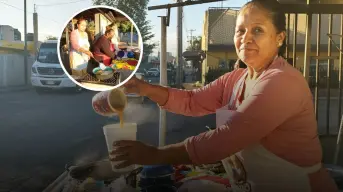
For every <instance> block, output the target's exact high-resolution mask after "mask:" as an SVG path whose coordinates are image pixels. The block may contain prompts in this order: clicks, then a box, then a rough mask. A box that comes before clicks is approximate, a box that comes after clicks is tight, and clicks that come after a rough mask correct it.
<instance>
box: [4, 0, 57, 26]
mask: <svg viewBox="0 0 343 192" xmlns="http://www.w3.org/2000/svg"><path fill="white" fill-rule="evenodd" d="M0 3H2V4H5V5H7V6H9V7H12V8H15V9H18V10H20V11H24V9H22V8H19V7H16V6H14V5H11V4H8V3H6V2H3V1H0ZM29 13H31V14H33V12H29ZM38 17H40V18H42V19H47V20H49V21H53V22H55V23H57V24H60V22H58V21H55V20H53V19H50V18H44V17H42V16H40V15H38Z"/></svg>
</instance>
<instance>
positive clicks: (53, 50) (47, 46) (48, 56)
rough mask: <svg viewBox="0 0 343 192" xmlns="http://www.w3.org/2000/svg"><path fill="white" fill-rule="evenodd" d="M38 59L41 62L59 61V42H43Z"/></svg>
mask: <svg viewBox="0 0 343 192" xmlns="http://www.w3.org/2000/svg"><path fill="white" fill-rule="evenodd" d="M37 61H39V62H41V63H55V64H56V63H59V61H58V56H57V43H43V44H42V45H41V46H40V49H39V53H38V57H37Z"/></svg>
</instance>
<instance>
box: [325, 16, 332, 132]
mask: <svg viewBox="0 0 343 192" xmlns="http://www.w3.org/2000/svg"><path fill="white" fill-rule="evenodd" d="M332 17H333V15H332V14H330V15H329V34H332ZM328 57H331V40H330V38H329V40H328ZM330 75H331V59H330V58H329V59H328V66H327V75H326V89H327V102H326V134H327V135H330V100H331V99H330V97H331V96H330V88H331V87H330Z"/></svg>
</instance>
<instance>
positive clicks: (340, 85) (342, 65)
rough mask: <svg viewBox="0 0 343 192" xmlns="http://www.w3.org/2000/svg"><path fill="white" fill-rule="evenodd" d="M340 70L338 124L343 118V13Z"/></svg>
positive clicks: (342, 19)
mask: <svg viewBox="0 0 343 192" xmlns="http://www.w3.org/2000/svg"><path fill="white" fill-rule="evenodd" d="M339 48H340V51H339V69H338V70H339V71H338V122H337V123H338V126H340V122H341V118H342V114H341V113H342V67H343V58H342V57H343V53H342V52H341V51H342V50H343V14H341V37H340V43H339Z"/></svg>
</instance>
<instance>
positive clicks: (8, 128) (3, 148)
mask: <svg viewBox="0 0 343 192" xmlns="http://www.w3.org/2000/svg"><path fill="white" fill-rule="evenodd" d="M94 94H95V93H94V92H84V93H81V94H67V93H51V94H46V95H42V96H39V95H37V94H36V93H35V92H34V91H26V92H15V93H1V94H0V114H1V115H0V127H1V128H0V170H1V171H0V191H1V192H2V191H9V190H10V189H11V188H12V191H25V192H30V191H40V190H41V189H42V187H44V186H46V185H47V184H48V183H49V182H51V181H52V180H54V179H55V178H56V177H57V176H58V175H59V174H60V173H61V172H63V169H64V166H65V164H67V163H69V164H78V163H82V162H89V161H93V160H97V159H100V158H102V157H106V156H107V148H106V143H105V140H104V137H103V132H102V126H103V125H106V124H109V123H113V122H117V120H116V119H114V118H112V119H111V118H106V117H102V116H99V115H97V114H96V113H95V112H93V110H92V107H91V98H92V96H93V95H94ZM158 112H159V110H158V108H157V106H156V105H155V104H153V103H151V102H150V101H147V103H146V104H144V105H138V104H130V105H129V106H128V109H127V112H126V114H127V116H126V117H125V118H126V121H127V122H130V121H131V122H137V123H138V139H139V140H141V141H144V142H147V143H149V144H153V145H157V143H158V119H159V113H158ZM167 119H168V125H167V126H168V138H167V142H168V143H172V142H177V141H182V140H183V139H185V138H186V137H187V136H191V135H194V134H197V133H199V132H202V131H204V130H205V129H204V126H205V124H207V125H210V126H214V124H213V123H214V117H213V116H207V117H202V118H191V117H182V116H178V115H174V114H170V113H168V114H167ZM183 121H184V122H183ZM211 123H212V124H211Z"/></svg>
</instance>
